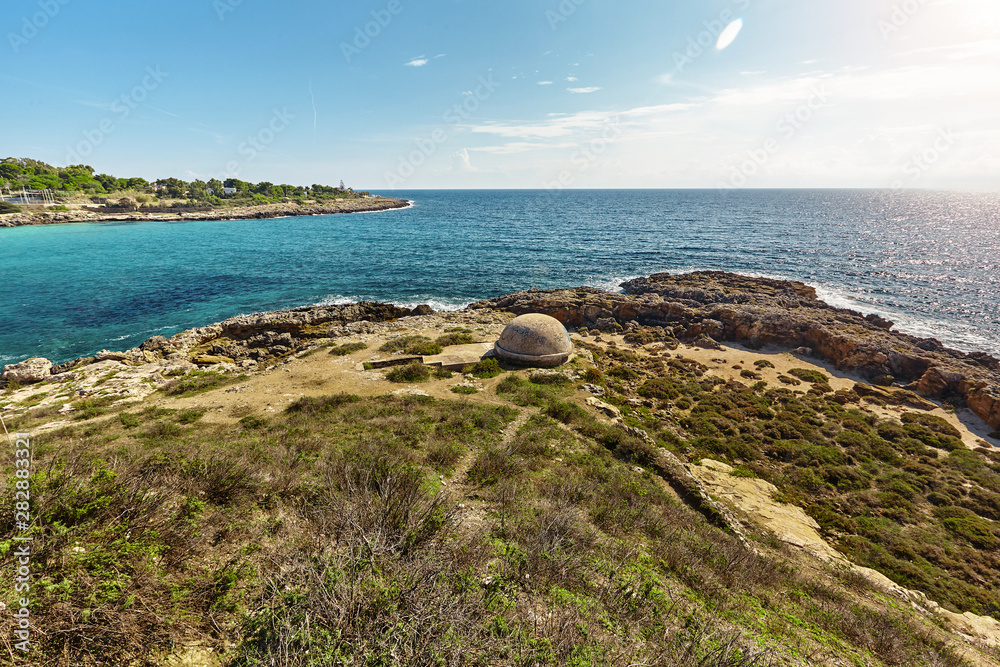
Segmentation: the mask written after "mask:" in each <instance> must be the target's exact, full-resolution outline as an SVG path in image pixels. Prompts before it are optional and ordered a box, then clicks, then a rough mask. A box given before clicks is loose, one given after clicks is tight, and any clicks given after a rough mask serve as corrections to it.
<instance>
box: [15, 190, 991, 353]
mask: <svg viewBox="0 0 1000 667" xmlns="http://www.w3.org/2000/svg"><path fill="white" fill-rule="evenodd" d="M382 194H384V195H385V196H392V197H401V198H405V199H408V200H410V201H411V205H410V207H408V208H405V209H399V210H392V211H383V212H377V213H354V214H341V215H324V216H309V217H289V218H275V219H268V220H234V221H183V222H132V223H120V222H107V223H95V224H90V223H75V224H64V225H44V226H31V227H14V228H0V365H2V364H10V363H15V362H18V361H21V360H23V359H26V358H28V357H33V356H41V357H46V358H48V359H51V360H52V361H53V362H55V363H60V362H64V361H67V360H70V359H74V358H77V357H82V356H89V355H92V354H94V353H96V352H98V351H100V350H102V349H111V350H123V349H127V348H131V347H135V346H137V345H139V344H141V343H142V342H143V341H144V340H145V339H147V338H149V337H150V336H154V335H162V336H170V335H172V334H175V333H178V332H180V331H183V330H185V329H188V328H192V327H198V326H204V325H206V324H210V323H212V322H218V321H221V320H224V319H226V318H228V317H232V316H234V315H238V314H241V313H253V312H260V311H268V310H278V309H285V308H293V307H297V306H309V305H314V304H339V303H347V302H353V301H360V300H374V301H383V302H391V303H395V304H399V305H403V306H414V305H417V304H423V303H426V304H430V305H431V306H433V307H434V308H436V309H460V308H462V307H464V306H466V305H467V304H469V303H471V302H474V301H477V300H479V299H485V298H489V297H493V296H497V295H500V294H505V293H509V292H514V291H517V290H523V289H528V288H530V287H538V288H540V289H546V288H559V287H575V286H580V285H589V286H593V287H599V288H601V289H606V290H611V291H619V290H620V287H619V285H620V283H621V282H622V281H624V280H627V279H629V278H633V277H636V276H643V275H649V274H651V273H658V272H668V273H682V272H687V271H694V270H722V271H733V272H737V273H742V274H747V275H752V276H764V277H773V278H784V279H791V280H800V281H803V282H805V283H808V284H809V285H812V286H814V287H816V288H817V290H818V292H819V295H820V297H821V298H822V299H824V300H825V301H827V302H828V303H830V304H833V305H836V306H840V307H845V308H852V309H854V310H858V311H861V312H863V313H878V314H880V315H882V316H884V317H888V318H889V319H891V320H893V321H895V322H896V323H897V325H896V328H897V330H899V331H903V332H907V333H911V334H915V335H920V336H933V337H935V338H937V339H939V340H941V341H942V342H944V343H945V344H947V345H949V346H951V347H954V348H957V349H959V350H964V351H983V352H989V353H991V354H994V355H997V356H1000V194H998V193H992V194H983V193H963V192H932V191H888V190H728V191H727V190H556V191H539V190H523V191H517V190H455V191H446V190H423V191H405V192H404V191H392V192H384V193H382Z"/></svg>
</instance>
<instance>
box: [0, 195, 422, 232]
mask: <svg viewBox="0 0 1000 667" xmlns="http://www.w3.org/2000/svg"><path fill="white" fill-rule="evenodd" d="M409 205H410V203H409V202H408V201H406V200H405V199H392V198H387V197H368V198H365V199H337V200H334V201H331V202H322V203H316V204H305V205H300V204H296V203H294V202H289V203H282V204H264V205H261V206H236V207H233V208H220V209H213V210H209V211H183V210H182V211H178V212H177V213H162V212H143V211H142V210H141V209H140V210H138V211H113V212H112V211H109V212H106V213H105V212H98V211H92V210H72V211H60V212H56V211H46V212H43V213H9V214H6V215H0V227H21V226H24V225H53V224H62V223H70V222H142V221H154V220H155V221H161V222H172V221H178V220H259V219H264V218H281V217H289V216H300V215H331V214H335V213H368V212H374V211H387V210H390V209H397V208H406V207H407V206H409Z"/></svg>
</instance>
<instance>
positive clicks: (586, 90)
mask: <svg viewBox="0 0 1000 667" xmlns="http://www.w3.org/2000/svg"><path fill="white" fill-rule="evenodd" d="M600 89H601V88H600V86H589V87H587V88H567V89H566V90H568V91H569V92H571V93H577V94H582V95H586V94H587V93H596V92H597V91H598V90H600Z"/></svg>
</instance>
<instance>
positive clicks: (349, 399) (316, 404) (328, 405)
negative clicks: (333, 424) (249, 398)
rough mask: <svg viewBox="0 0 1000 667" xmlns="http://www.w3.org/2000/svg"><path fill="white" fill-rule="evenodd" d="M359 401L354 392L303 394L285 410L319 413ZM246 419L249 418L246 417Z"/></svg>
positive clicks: (308, 413)
mask: <svg viewBox="0 0 1000 667" xmlns="http://www.w3.org/2000/svg"><path fill="white" fill-rule="evenodd" d="M359 401H361V397H360V396H355V395H354V394H333V395H332V396H315V397H314V396H303V397H302V398H300V399H298V400H297V401H295V402H294V403H292V404H291V405H289V406H288V407H287V408H285V412H291V413H295V412H301V413H303V414H306V415H319V414H322V413H324V412H333V411H334V410H339V409H340V408H342V407H343V406H345V405H350V404H351V403H358V402H359ZM244 419H247V418H246V417H244ZM240 422H241V423H243V420H240Z"/></svg>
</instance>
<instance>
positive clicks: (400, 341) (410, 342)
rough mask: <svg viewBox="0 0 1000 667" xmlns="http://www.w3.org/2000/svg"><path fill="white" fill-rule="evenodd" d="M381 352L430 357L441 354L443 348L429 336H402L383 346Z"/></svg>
mask: <svg viewBox="0 0 1000 667" xmlns="http://www.w3.org/2000/svg"><path fill="white" fill-rule="evenodd" d="M379 352H388V353H390V354H413V355H419V356H422V357H430V356H433V355H435V354H441V346H440V345H438V344H437V343H435V342H434V341H432V340H431V339H430V338H428V337H427V336H402V337H400V338H396V339H394V340H390V341H389V342H387V343H385V344H383V345H382V347H380V348H379Z"/></svg>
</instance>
